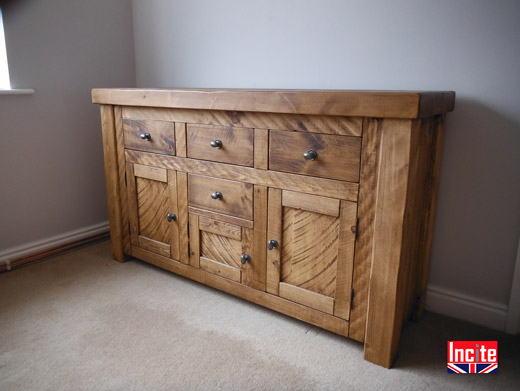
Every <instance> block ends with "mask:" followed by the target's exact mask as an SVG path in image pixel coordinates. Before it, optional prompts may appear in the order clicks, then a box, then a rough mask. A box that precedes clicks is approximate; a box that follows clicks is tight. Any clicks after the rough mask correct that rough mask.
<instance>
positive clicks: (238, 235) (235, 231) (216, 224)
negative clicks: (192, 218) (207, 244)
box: [199, 216, 242, 240]
mask: <svg viewBox="0 0 520 391" xmlns="http://www.w3.org/2000/svg"><path fill="white" fill-rule="evenodd" d="M199 229H200V230H201V231H207V232H211V233H214V234H217V235H220V236H226V237H228V238H231V239H235V240H242V227H240V226H238V225H233V224H229V223H225V222H223V221H218V220H213V219H208V218H207V217H203V216H199Z"/></svg>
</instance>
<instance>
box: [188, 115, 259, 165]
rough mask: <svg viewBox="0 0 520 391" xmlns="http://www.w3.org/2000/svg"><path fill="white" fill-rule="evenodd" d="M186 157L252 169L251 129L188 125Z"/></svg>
mask: <svg viewBox="0 0 520 391" xmlns="http://www.w3.org/2000/svg"><path fill="white" fill-rule="evenodd" d="M186 132H187V133H186V139H187V140H186V143H187V148H188V152H187V153H188V157H191V158H195V159H204V160H212V161H215V162H222V163H232V164H238V165H241V166H248V167H253V138H254V136H253V129H249V128H234V127H231V126H208V125H192V124H188V125H187V129H186Z"/></svg>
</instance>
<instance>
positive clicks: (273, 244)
mask: <svg viewBox="0 0 520 391" xmlns="http://www.w3.org/2000/svg"><path fill="white" fill-rule="evenodd" d="M276 247H278V242H277V241H276V240H274V239H271V240H270V241H268V242H267V248H268V249H269V250H272V249H275V248H276Z"/></svg>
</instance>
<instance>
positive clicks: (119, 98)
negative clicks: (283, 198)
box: [92, 88, 455, 118]
mask: <svg viewBox="0 0 520 391" xmlns="http://www.w3.org/2000/svg"><path fill="white" fill-rule="evenodd" d="M92 101H93V102H94V103H100V104H109V105H121V106H149V107H169V108H183V109H199V110H225V111H258V112H268V113H287V114H309V115H338V116H354V117H377V118H425V117H431V116H433V115H437V114H442V113H446V112H449V111H453V109H454V106H455V92H454V91H350V90H242V89H137V88H95V89H93V90H92Z"/></svg>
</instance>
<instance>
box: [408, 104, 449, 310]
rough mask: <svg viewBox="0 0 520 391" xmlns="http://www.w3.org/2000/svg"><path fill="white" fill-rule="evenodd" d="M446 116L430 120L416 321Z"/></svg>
mask: <svg viewBox="0 0 520 391" xmlns="http://www.w3.org/2000/svg"><path fill="white" fill-rule="evenodd" d="M445 117H446V115H445V114H443V115H438V116H436V117H434V118H433V119H431V120H430V121H432V125H431V129H430V131H431V137H430V140H431V143H432V144H431V145H430V147H429V151H430V154H429V156H428V157H429V158H428V161H427V177H426V197H425V210H424V217H423V224H422V227H421V237H420V242H419V259H418V262H419V263H418V267H417V280H416V281H417V287H416V293H415V294H416V298H417V303H416V306H415V312H414V313H413V314H412V316H413V318H414V319H416V320H418V319H420V317H421V316H422V314H423V312H424V305H425V301H426V286H427V284H428V271H429V267H430V255H431V249H432V240H433V229H434V226H435V212H436V209H437V194H438V190H439V177H440V171H441V158H442V146H443V139H444V123H445Z"/></svg>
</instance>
